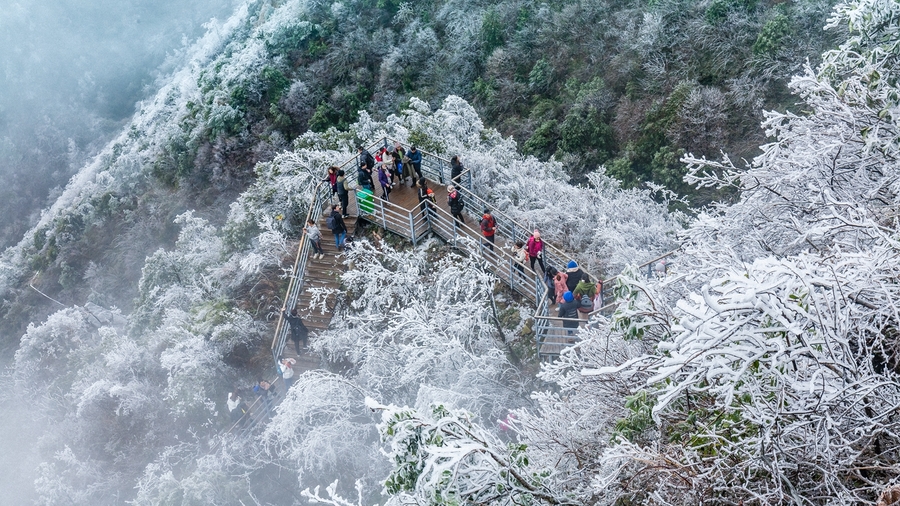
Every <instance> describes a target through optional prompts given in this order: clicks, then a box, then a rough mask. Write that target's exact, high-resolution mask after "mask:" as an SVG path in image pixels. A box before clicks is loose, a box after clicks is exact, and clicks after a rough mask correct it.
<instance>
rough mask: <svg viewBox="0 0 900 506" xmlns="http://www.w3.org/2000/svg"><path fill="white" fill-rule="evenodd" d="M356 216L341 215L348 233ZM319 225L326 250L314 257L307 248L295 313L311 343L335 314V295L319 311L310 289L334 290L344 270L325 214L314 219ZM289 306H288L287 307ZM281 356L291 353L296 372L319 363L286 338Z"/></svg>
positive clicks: (308, 352) (311, 355) (315, 357)
mask: <svg viewBox="0 0 900 506" xmlns="http://www.w3.org/2000/svg"><path fill="white" fill-rule="evenodd" d="M356 220H357V218H356V217H355V216H351V217H349V218H344V224H345V225H346V226H347V237H351V236H353V234H354V233H355V232H356ZM316 224H317V225H318V226H319V232H321V234H322V249H323V250H324V251H325V256H324V257H323V258H315V256H314V254H313V252H312V251H311V250H310V255H309V257H308V259H307V261H306V272H305V273H304V275H303V291H302V292H300V295H299V298H298V299H297V305H296V307H297V314H298V315H299V316H300V317H301V318H302V319H303V323H304V324H305V325H306V328H308V329H309V342H310V343H311V342H312V341H313V340H314V339H316V336H318V335H319V333H320V332H323V331H325V330H326V329H328V326H329V325H330V324H331V317H332V316H334V307H335V303H336V299H335V296H334V295H329V296H328V297H327V298H326V299H325V310H324V312H323V311H322V306H321V303H319V304H318V305H317V306H316V307H310V306H311V303H312V302H313V293H312V292H310V289H313V290H315V289H317V288H324V289H329V290H335V291H337V290H338V289H339V288H340V286H341V279H340V277H341V274H343V273H344V270H345V266H344V264H343V262H342V260H343V256H338V254H339V251H338V250H337V248H336V247H335V245H334V234H332V233H331V230H330V229H328V227H326V226H325V215H323V216H321V217H319V220H318V221H317V223H316ZM288 309H289V310H290V308H288ZM281 354H282V355H283V356H284V357H290V358H293V359H294V360H296V361H297V365H296V366H295V369H296V373H297V374H299V373H301V372H304V371H308V370H313V369H318V368H319V367H320V359H319V356H318V355H316V354H314V353H311V352H310V351H308V350H301V354H300V355H299V356H298V355H297V353H296V350H295V349H294V343H293V342H292V341H289V342H288V343H287V344H286V345H285V347H284V350H283V351H282V353H281Z"/></svg>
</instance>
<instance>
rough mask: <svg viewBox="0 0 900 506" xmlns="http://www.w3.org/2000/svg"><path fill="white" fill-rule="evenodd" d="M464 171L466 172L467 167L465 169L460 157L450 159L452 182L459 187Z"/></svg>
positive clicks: (454, 156)
mask: <svg viewBox="0 0 900 506" xmlns="http://www.w3.org/2000/svg"><path fill="white" fill-rule="evenodd" d="M463 170H465V167H463V164H462V162H461V161H459V157H458V156H456V155H453V158H451V159H450V182H451V183H453V184H456V185H458V184H459V180H460V177H462V173H463Z"/></svg>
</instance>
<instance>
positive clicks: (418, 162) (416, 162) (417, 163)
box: [409, 146, 422, 179]
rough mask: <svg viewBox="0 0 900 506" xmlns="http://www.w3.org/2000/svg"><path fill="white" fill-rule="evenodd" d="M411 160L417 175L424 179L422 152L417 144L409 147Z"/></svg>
mask: <svg viewBox="0 0 900 506" xmlns="http://www.w3.org/2000/svg"><path fill="white" fill-rule="evenodd" d="M409 161H410V163H412V166H413V170H415V171H416V176H418V178H419V179H422V153H420V152H419V150H418V149H416V147H415V146H413V147H411V148H409Z"/></svg>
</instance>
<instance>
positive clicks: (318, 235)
mask: <svg viewBox="0 0 900 506" xmlns="http://www.w3.org/2000/svg"><path fill="white" fill-rule="evenodd" d="M303 235H305V236H306V240H307V241H309V244H310V246H312V249H313V258H324V257H325V251H324V250H323V249H322V232H320V231H319V226H318V225H316V222H314V221H313V220H306V227H305V228H304V229H303Z"/></svg>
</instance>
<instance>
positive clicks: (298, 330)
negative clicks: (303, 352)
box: [281, 307, 309, 355]
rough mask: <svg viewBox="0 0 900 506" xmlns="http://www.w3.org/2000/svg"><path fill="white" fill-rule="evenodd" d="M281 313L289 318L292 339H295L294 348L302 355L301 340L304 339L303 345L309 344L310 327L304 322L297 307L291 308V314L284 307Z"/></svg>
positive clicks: (285, 317)
mask: <svg viewBox="0 0 900 506" xmlns="http://www.w3.org/2000/svg"><path fill="white" fill-rule="evenodd" d="M281 315H282V316H283V317H284V319H285V320H287V322H288V325H290V327H291V341H294V350H296V351H297V355H300V341H303V347H304V348H306V346H307V345H308V344H309V329H308V328H306V325H304V324H303V319H302V318H300V317H299V316H298V315H297V308H294V309H291V312H290V314H288V312H287V310H286V309H285V308H284V307H282V308H281Z"/></svg>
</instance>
